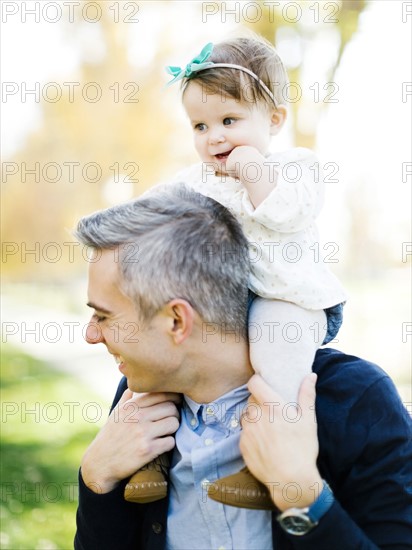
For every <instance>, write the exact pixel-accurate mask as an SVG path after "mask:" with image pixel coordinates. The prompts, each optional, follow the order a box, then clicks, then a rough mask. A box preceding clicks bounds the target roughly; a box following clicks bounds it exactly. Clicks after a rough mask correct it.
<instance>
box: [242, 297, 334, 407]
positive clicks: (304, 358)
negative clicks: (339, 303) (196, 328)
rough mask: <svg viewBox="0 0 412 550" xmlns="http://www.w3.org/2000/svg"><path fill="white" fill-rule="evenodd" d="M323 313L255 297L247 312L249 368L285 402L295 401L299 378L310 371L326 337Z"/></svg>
mask: <svg viewBox="0 0 412 550" xmlns="http://www.w3.org/2000/svg"><path fill="white" fill-rule="evenodd" d="M326 323H327V321H326V314H325V312H324V311H323V310H318V311H312V310H308V309H304V308H302V307H300V306H297V305H296V304H292V303H291V302H284V301H281V300H266V299H264V298H260V297H257V298H255V300H254V301H253V303H252V306H251V308H250V312H249V345H250V359H251V363H252V366H253V368H254V370H255V372H257V373H258V374H260V375H261V376H262V378H263V379H264V380H265V381H266V382H267V383H268V384H269V385H270V386H271V388H272V389H273V390H275V391H276V392H277V393H279V394H280V395H281V396H282V397H283V398H284V399H285V400H286V401H287V402H297V396H298V390H299V387H300V385H301V382H302V379H303V378H304V377H305V376H306V375H307V374H309V373H310V372H311V371H312V364H313V360H314V357H315V353H316V350H317V349H318V348H319V346H321V345H322V342H323V340H324V338H325V335H326Z"/></svg>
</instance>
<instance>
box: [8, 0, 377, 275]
mask: <svg viewBox="0 0 412 550" xmlns="http://www.w3.org/2000/svg"><path fill="white" fill-rule="evenodd" d="M259 2H260V5H261V9H262V13H263V17H261V18H260V19H259V20H257V21H254V22H253V24H251V23H250V22H248V21H246V20H244V21H243V23H242V24H243V25H244V26H249V27H252V28H253V30H254V31H255V32H258V33H261V34H262V35H263V36H265V37H266V38H268V39H269V40H270V41H272V42H276V44H277V45H278V46H279V47H280V48H282V42H283V48H284V49H285V51H286V53H287V52H288V50H290V49H293V48H294V47H295V46H296V44H297V45H299V48H300V60H299V61H298V62H296V60H295V62H294V63H291V64H290V66H289V74H290V79H291V82H295V83H297V84H298V85H301V83H302V82H303V81H304V78H305V75H304V73H303V71H304V68H305V63H306V62H307V58H308V56H309V55H313V54H311V53H310V47H309V46H310V45H311V44H312V43H314V42H316V40H317V39H318V38H319V37H321V36H322V33H325V32H326V33H331V32H332V33H335V35H336V37H337V39H336V40H335V41H333V40H332V43H334V44H335V46H336V52H335V54H334V55H329V56H326V58H327V59H329V60H330V64H329V66H328V67H326V72H325V74H324V75H323V78H324V79H323V81H322V82H326V83H327V82H331V81H332V80H333V77H334V75H335V72H336V69H337V67H338V65H339V62H340V59H341V57H342V54H343V52H344V50H345V48H346V47H347V45H348V43H349V42H350V40H351V38H352V37H353V35H354V33H355V32H356V30H357V28H358V22H359V17H360V14H361V13H362V11H363V10H364V9H365V6H366V0H350V1H348V0H346V1H344V2H340V1H339V2H338V1H335V2H326V3H325V2H314V3H313V4H310V5H309V6H308V2H299V3H297V2H295V3H293V4H296V5H301V6H302V12H305V13H306V14H308V13H309V14H310V17H309V18H308V17H307V16H306V17H301V18H299V20H298V21H294V20H293V17H294V15H293V12H292V11H291V12H288V15H287V16H286V17H285V13H284V12H282V10H283V9H284V7H285V4H284V3H283V4H282V3H280V5H279V6H277V4H278V3H273V4H272V5H271V7H270V8H269V5H270V4H271V3H270V2H263V1H262V0H259ZM97 4H99V5H100V6H101V13H102V18H101V20H100V21H99V22H98V23H95V24H94V31H95V34H94V38H92V40H89V41H87V40H86V41H85V40H84V36H85V35H87V33H88V32H90V24H88V23H86V22H84V21H77V22H74V23H70V24H68V26H67V28H66V29H65V32H66V36H67V40H68V41H71V42H72V43H73V44H76V45H77V46H78V45H79V44H82V56H83V62H82V65H81V67H80V69H79V73H78V74H76V75H75V76H74V78H67V80H68V81H73V80H75V81H76V86H74V87H73V88H72V89H71V90H70V89H69V88H68V87H67V86H61V89H62V96H61V98H60V99H59V100H58V101H56V102H51V101H45V100H42V101H41V109H42V112H43V124H42V127H41V128H40V130H38V131H36V132H35V133H32V134H31V135H29V137H28V139H27V141H26V144H25V146H24V147H23V149H22V150H20V151H19V152H18V153H16V154H15V155H14V157H13V158H11V159H8V161H11V162H14V163H16V165H17V166H18V172H17V173H16V174H15V175H12V176H10V175H9V176H8V177H7V182H6V183H3V184H2V195H3V201H2V205H3V206H2V234H3V240H5V241H7V242H11V243H15V245H16V247H17V248H16V250H17V252H16V253H12V254H9V256H8V257H7V262H6V263H5V264H4V265H3V267H4V273H5V275H7V274H10V275H11V276H13V278H16V277H17V278H19V277H20V278H25V277H29V278H30V279H32V278H33V277H34V278H40V279H44V280H49V279H53V278H56V279H57V280H58V279H60V278H61V277H62V276H63V277H66V276H67V269H68V268H70V267H73V269H76V265H75V264H74V265H72V266H70V265H67V264H68V258H69V255H68V253H67V248H64V243H65V242H68V241H71V240H72V239H71V237H70V235H69V233H68V230H67V229H68V228H69V229H70V228H72V227H73V224H74V223H75V221H76V220H77V219H78V218H79V216H81V215H82V214H84V213H87V212H90V211H91V210H96V209H98V208H101V207H104V206H107V205H109V204H110V203H111V202H113V201H115V200H123V199H125V198H127V197H128V196H131V195H133V196H135V195H139V194H141V192H143V191H144V190H145V189H146V188H148V187H150V186H151V185H153V183H155V182H156V181H158V180H159V179H161V178H163V177H165V176H166V172H165V170H168V172H167V173H173V170H174V168H177V167H178V166H179V162H180V165H181V164H182V163H183V159H184V158H186V157H185V155H186V156H187V153H186V152H184V151H183V148H182V147H179V139H180V137H181V136H182V135H183V134H182V130H181V129H180V128H178V127H177V125H176V123H175V119H174V111H175V106H174V104H172V101H174V100H175V99H174V97H173V98H172V95H171V94H164V90H163V86H164V80H163V79H162V72H161V71H159V70H153V66H155V67H162V66H163V65H165V64H166V63H165V59H166V56H167V53H168V51H169V50H170V47H171V44H173V38H172V34H170V33H172V31H173V28H171V27H170V26H169V25H168V20H167V16H166V17H160V18H159V19H158V23H159V25H160V26H161V32H160V33H159V35H158V36H159V39H158V40H157V41H156V44H155V51H154V52H153V56H154V58H153V61H152V63H150V64H148V65H143V66H138V68H136V65H134V66H133V65H132V64H131V62H130V59H129V57H128V56H129V55H130V50H129V48H128V39H129V34H128V33H130V32H131V26H130V25H127V24H126V23H125V22H124V20H121V18H120V20H119V21H118V22H114V20H113V14H110V13H109V11H108V9H107V3H106V2H104V0H99V2H97ZM150 4H152V3H151V2H148V3H145V9H146V6H148V5H150ZM153 4H156V6H155V8H153V13H155V16H156V17H159V14H160V15H163V14H165V15H167V13H169V12H168V11H167V10H169V9H173V6H174V5H175V6H176V3H175V2H167V1H163V2H160V1H159V2H156V3H153ZM187 4H189V3H187ZM190 4H191V7H192V8H193V5H194V7H195V9H197V10H199V13H200V10H201V9H202V3H190ZM219 5H221V3H219ZM275 5H276V7H275V9H273V6H275ZM337 8H338V10H337ZM269 9H270V11H269ZM163 10H164V11H163ZM311 10H312V11H311ZM334 10H335V11H334ZM243 13H244V12H243ZM288 19H289V20H290V21H288ZM87 25H89V26H88V28H86V27H87ZM133 31H134V32H141V29H140V28H138V27H137V31H136V30H135V29H133ZM93 83H96V84H97V86H96V85H94V84H93ZM99 91H101V94H102V95H101V98H100V99H99V100H98V101H96V102H93V98H94V97H95V95H96V93H99ZM326 91H330V90H326ZM332 91H333V90H332ZM315 93H316V90H312V91H311V92H308V93H306V94H303V95H302V98H301V99H300V101H296V102H291V103H290V106H291V109H292V114H293V116H292V118H293V131H294V134H295V136H294V137H295V143H296V144H297V145H300V146H306V147H314V145H315V140H316V127H317V121H318V120H319V117H320V115H321V113H322V111H323V109H325V107H326V106H327V103H325V102H324V97H323V96H324V95H325V93H326V92H324V91H323V86H322V85H321V86H320V93H321V94H323V96H322V97H321V98H320V100H319V101H313V94H315ZM52 95H53V94H52V92H51V93H50V96H52ZM166 96H167V97H166ZM308 114H309V115H310V116H309V118H308V116H307V115H308ZM302 121H303V122H304V123H302ZM180 149H182V151H183V152H181V151H180ZM25 167H27V169H29V170H30V169H31V170H33V169H34V168H36V167H37V172H38V175H37V176H35V175H34V174H30V173H29V174H27V176H26V177H22V176H23V172H24V169H25ZM130 180H132V181H130ZM109 195H110V197H109ZM49 242H56V243H57V244H58V246H59V247H60V250H62V251H64V252H65V254H64V255H63V258H62V259H61V260H59V261H53V260H54V258H55V256H56V253H57V252H56V250H53V249H52V248H50V249H48V248H47V243H49ZM354 242H356V239H354ZM36 243H39V244H38V245H36ZM36 246H37V249H36ZM24 247H26V249H27V250H36V253H34V254H28V255H26V256H25V255H24V254H23V255H22V254H21V251H22V249H23V252H24ZM8 250H9V251H10V250H13V247H11V248H9V249H8ZM38 250H39V251H40V252H38ZM69 263H70V262H69Z"/></svg>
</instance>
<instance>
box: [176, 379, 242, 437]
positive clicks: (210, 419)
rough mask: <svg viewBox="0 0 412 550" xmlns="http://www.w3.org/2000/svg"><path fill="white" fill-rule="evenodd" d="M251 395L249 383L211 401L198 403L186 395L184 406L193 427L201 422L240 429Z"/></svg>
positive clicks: (232, 429) (233, 429) (230, 428)
mask: <svg viewBox="0 0 412 550" xmlns="http://www.w3.org/2000/svg"><path fill="white" fill-rule="evenodd" d="M249 396H250V392H249V390H248V389H247V384H244V385H243V386H239V387H238V388H234V389H233V390H230V391H229V392H227V393H225V394H224V395H222V396H221V397H219V398H218V399H216V400H215V401H211V402H210V403H197V402H196V401H193V399H190V397H188V396H187V395H184V399H183V406H184V407H185V410H186V414H187V416H188V420H189V422H190V424H191V426H192V427H193V429H196V428H197V427H198V426H199V424H200V423H203V424H205V425H208V424H216V423H218V424H221V425H223V426H224V427H225V428H227V429H229V430H230V431H235V430H237V429H240V419H241V416H242V412H243V409H244V408H245V406H246V404H247V400H248V398H249Z"/></svg>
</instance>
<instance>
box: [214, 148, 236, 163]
mask: <svg viewBox="0 0 412 550" xmlns="http://www.w3.org/2000/svg"><path fill="white" fill-rule="evenodd" d="M232 151H233V149H231V150H230V151H226V152H225V153H219V154H218V155H215V157H216V158H217V160H220V161H223V160H226V159H227V157H228V156H229V155H230V153H231V152H232Z"/></svg>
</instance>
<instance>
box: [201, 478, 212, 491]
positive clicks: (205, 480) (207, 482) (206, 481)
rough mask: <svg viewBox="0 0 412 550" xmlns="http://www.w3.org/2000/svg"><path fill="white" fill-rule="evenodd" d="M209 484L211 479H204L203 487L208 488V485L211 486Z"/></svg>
mask: <svg viewBox="0 0 412 550" xmlns="http://www.w3.org/2000/svg"><path fill="white" fill-rule="evenodd" d="M209 485H210V481H209V480H208V479H204V480H203V481H202V487H203V489H206V488H207V487H209Z"/></svg>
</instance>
